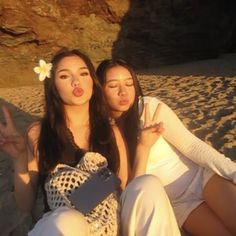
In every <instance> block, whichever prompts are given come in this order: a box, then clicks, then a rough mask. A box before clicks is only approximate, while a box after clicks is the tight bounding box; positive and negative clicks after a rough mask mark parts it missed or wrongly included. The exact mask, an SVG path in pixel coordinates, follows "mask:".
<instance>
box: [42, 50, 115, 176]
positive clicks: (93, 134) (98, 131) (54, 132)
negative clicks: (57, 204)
mask: <svg viewBox="0 0 236 236" xmlns="http://www.w3.org/2000/svg"><path fill="white" fill-rule="evenodd" d="M70 56H78V57H79V58H81V59H82V60H83V61H84V62H85V64H86V65H87V67H88V70H89V72H90V75H91V78H92V80H93V94H92V97H91V99H90V101H89V119H90V122H89V123H90V136H89V151H94V152H99V153H100V154H102V155H103V156H104V157H106V158H107V161H108V166H109V168H110V169H111V170H112V171H114V172H117V171H118V169H119V155H118V149H117V146H116V142H115V138H114V134H113V131H112V127H111V125H110V122H109V119H108V111H107V108H106V105H105V100H104V97H103V93H102V88H101V85H100V83H99V81H98V80H97V77H96V73H95V69H94V67H93V64H92V62H91V61H90V59H89V58H88V56H86V54H84V53H82V52H81V51H79V50H77V49H74V50H69V49H63V50H60V51H59V52H58V53H57V54H56V55H55V56H54V57H53V59H52V69H51V76H50V78H46V79H45V80H44V92H45V113H44V116H43V118H42V122H41V132H40V136H39V141H38V150H39V171H40V173H41V174H42V175H47V174H48V173H49V172H50V171H51V170H52V169H53V168H54V167H55V166H56V164H57V163H59V162H60V160H61V158H62V155H64V154H65V150H66V147H67V146H68V135H67V134H68V128H67V126H66V117H65V110H64V105H63V102H62V99H61V98H60V96H59V93H58V91H57V88H56V86H55V72H56V69H57V66H58V64H59V62H60V61H61V60H62V59H63V58H65V57H70ZM82 154H83V152H81V155H82Z"/></svg>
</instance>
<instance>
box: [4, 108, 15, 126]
mask: <svg viewBox="0 0 236 236" xmlns="http://www.w3.org/2000/svg"><path fill="white" fill-rule="evenodd" d="M2 111H3V115H4V117H5V120H6V123H7V127H9V128H11V129H14V125H13V121H12V118H11V115H10V112H9V111H8V109H7V108H6V107H5V106H3V107H2Z"/></svg>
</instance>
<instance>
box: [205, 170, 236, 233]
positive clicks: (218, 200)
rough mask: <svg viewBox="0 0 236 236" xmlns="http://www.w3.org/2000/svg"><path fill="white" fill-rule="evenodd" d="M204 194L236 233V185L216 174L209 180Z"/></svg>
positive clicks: (224, 221)
mask: <svg viewBox="0 0 236 236" xmlns="http://www.w3.org/2000/svg"><path fill="white" fill-rule="evenodd" d="M203 196H204V199H205V201H206V203H207V205H208V206H209V207H210V208H211V209H212V211H213V212H214V213H215V214H216V215H217V216H218V217H219V219H220V220H221V221H222V222H223V224H224V225H225V226H226V227H227V228H228V230H229V231H230V232H231V233H232V234H233V235H236V224H235V218H236V185H234V184H233V183H231V182H230V181H228V180H226V179H224V178H222V177H220V176H219V175H214V176H213V177H211V178H210V180H209V181H208V182H207V184H206V186H205V188H204V191H203Z"/></svg>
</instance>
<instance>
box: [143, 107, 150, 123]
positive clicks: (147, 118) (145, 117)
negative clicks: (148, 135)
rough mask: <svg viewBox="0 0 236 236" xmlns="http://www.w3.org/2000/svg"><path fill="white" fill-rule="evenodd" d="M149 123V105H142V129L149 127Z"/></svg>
mask: <svg viewBox="0 0 236 236" xmlns="http://www.w3.org/2000/svg"><path fill="white" fill-rule="evenodd" d="M150 122H151V115H150V109H149V104H148V103H145V105H144V127H146V126H148V125H150Z"/></svg>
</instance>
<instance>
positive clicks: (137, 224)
mask: <svg viewBox="0 0 236 236" xmlns="http://www.w3.org/2000/svg"><path fill="white" fill-rule="evenodd" d="M121 222H122V235H123V236H180V231H179V228H178V225H177V222H176V219H175V215H174V212H173V209H172V207H171V204H170V202H169V199H168V197H167V195H166V192H165V190H164V188H163V186H162V184H161V182H160V181H159V179H158V178H157V177H155V176H153V175H142V176H139V177H137V178H135V179H134V180H133V181H131V182H130V183H129V185H128V186H127V187H126V189H125V191H124V192H123V193H122V195H121Z"/></svg>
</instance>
